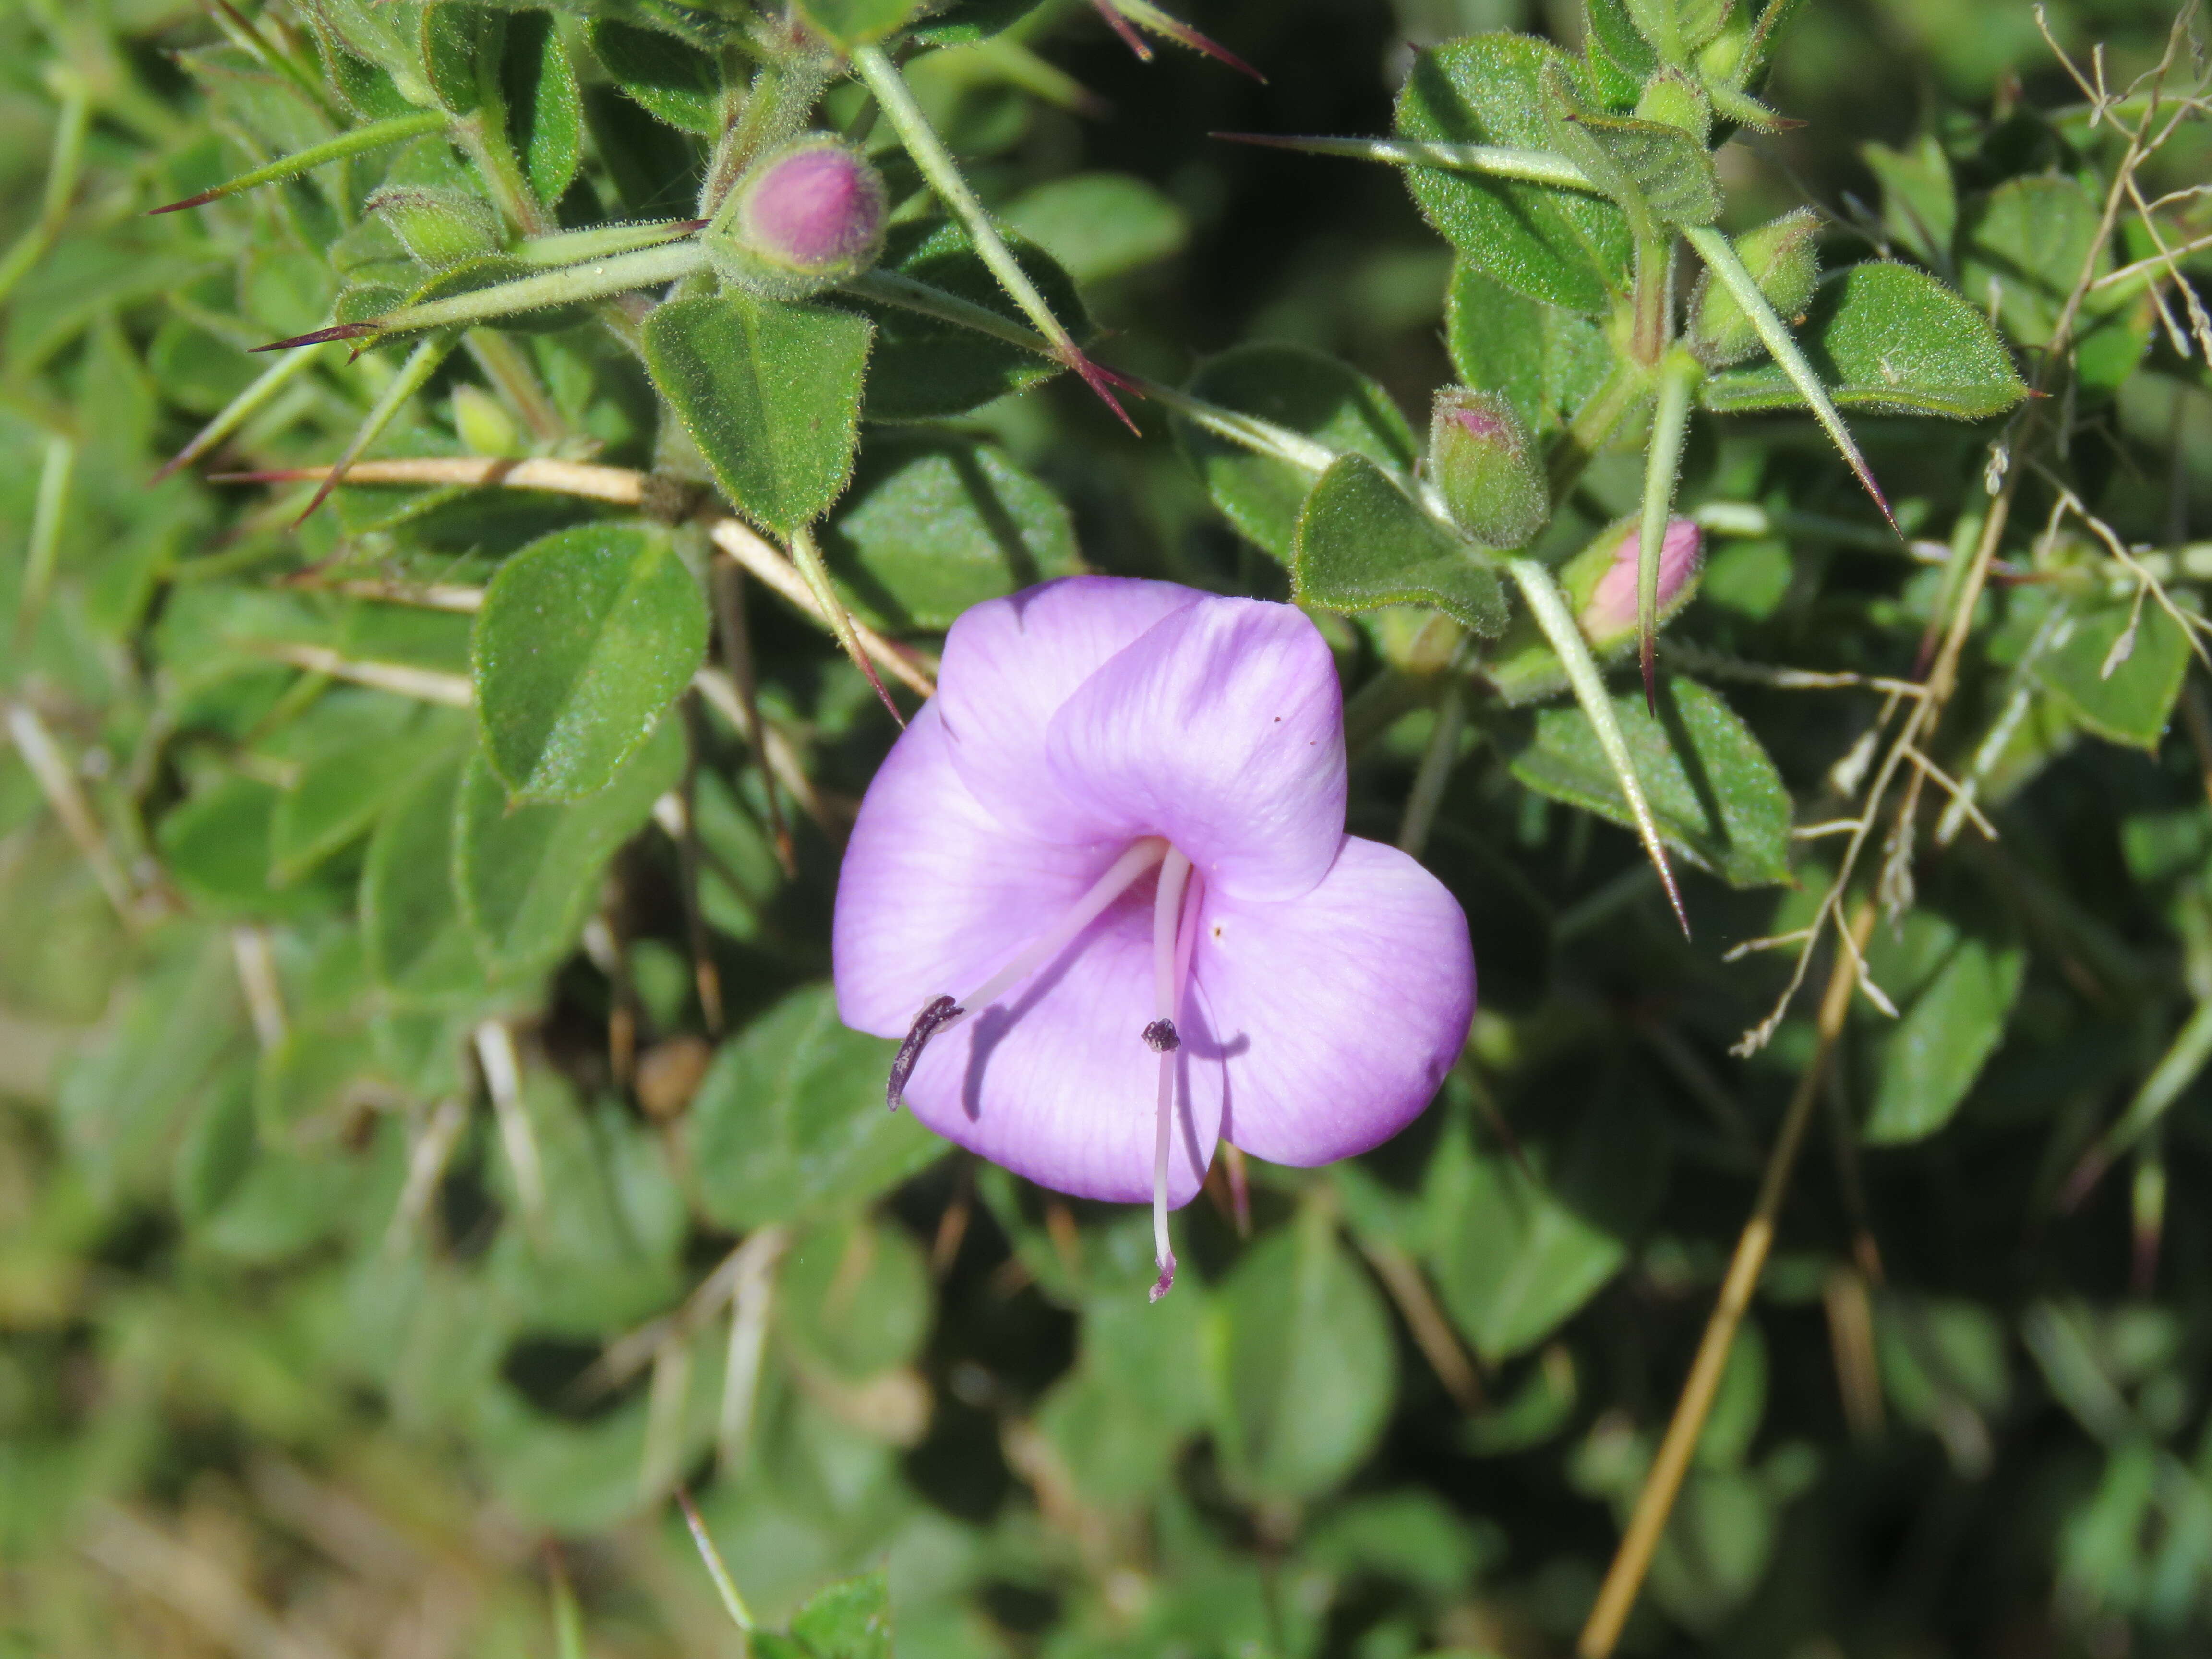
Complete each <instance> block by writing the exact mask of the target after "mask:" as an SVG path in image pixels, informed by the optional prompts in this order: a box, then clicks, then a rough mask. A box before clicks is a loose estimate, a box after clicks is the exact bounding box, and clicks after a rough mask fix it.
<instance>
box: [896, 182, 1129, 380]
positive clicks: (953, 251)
mask: <svg viewBox="0 0 2212 1659" xmlns="http://www.w3.org/2000/svg"><path fill="white" fill-rule="evenodd" d="M1006 246H1008V247H1009V248H1010V249H1011V250H1012V252H1013V256H1014V260H1015V263H1016V264H1018V265H1020V266H1021V268H1022V269H1023V270H1024V271H1026V272H1027V273H1028V274H1029V278H1030V282H1031V283H1034V284H1035V285H1036V289H1037V292H1038V293H1040V294H1042V295H1043V296H1044V299H1045V303H1046V304H1047V305H1048V306H1049V307H1051V308H1052V314H1053V315H1054V316H1055V317H1057V318H1059V319H1060V321H1061V322H1062V323H1064V324H1066V325H1067V329H1068V331H1069V332H1070V333H1071V334H1073V336H1074V337H1075V340H1076V343H1078V344H1081V343H1084V342H1085V341H1086V340H1088V339H1089V337H1090V336H1091V318H1090V314H1089V313H1087V312H1086V311H1085V309H1084V307H1083V297H1082V295H1080V294H1079V292H1077V289H1076V287H1075V279H1074V278H1073V277H1072V276H1069V275H1068V274H1067V272H1066V271H1065V270H1061V269H1060V263H1059V261H1057V260H1056V259H1054V258H1053V257H1052V256H1051V255H1050V254H1048V253H1047V252H1045V251H1044V250H1043V249H1042V248H1041V247H1038V246H1036V244H1034V243H1032V242H1027V241H1024V240H1022V239H1021V238H1020V237H1018V236H1010V237H1008V238H1006ZM879 263H880V268H881V269H883V270H890V271H896V273H898V274H899V275H900V276H910V277H912V278H914V280H915V281H916V282H919V283H927V284H929V286H930V287H932V288H934V289H941V290H942V291H944V292H945V293H947V294H950V295H953V296H954V297H955V298H957V299H961V300H965V301H968V302H969V304H970V305H976V306H981V307H983V308H984V309H986V310H987V311H991V312H994V313H996V314H998V315H999V316H1000V317H1003V318H1004V319H1006V321H1008V322H1009V323H1012V324H1013V325H1016V326H1017V327H1019V328H1021V329H1023V330H1024V331H1027V330H1029V329H1030V327H1031V324H1030V319H1028V317H1027V316H1025V315H1024V313H1023V312H1022V309H1021V307H1018V306H1017V305H1016V304H1015V303H1014V302H1013V301H1012V300H1011V299H1009V298H1008V297H1007V295H1006V289H1004V288H1003V287H1001V286H1000V283H999V279H998V278H997V277H996V276H994V275H993V274H992V272H991V268H990V267H989V266H988V265H987V264H984V263H983V259H982V256H981V254H979V253H977V252H975V246H974V244H973V243H971V242H970V241H969V237H968V232H967V230H966V229H965V228H963V226H962V225H961V224H960V223H959V222H957V221H956V220H950V219H947V220H940V221H938V222H934V223H927V224H921V225H898V226H894V227H892V228H891V231H890V235H889V236H888V237H887V238H886V240H885V246H884V257H883V258H882V260H881V261H880V262H879ZM861 303H866V302H861ZM866 310H867V311H868V313H869V314H870V315H871V316H872V317H873V318H874V319H876V349H875V356H874V361H873V363H872V367H871V372H870V374H869V376H868V405H867V408H868V418H869V419H870V420H871V421H928V420H937V419H940V418H942V417H944V416H949V415H964V414H966V413H967V412H968V411H969V410H972V409H977V408H980V407H981V406H982V405H983V404H987V403H990V402H991V401H993V400H994V399H995V398H1003V397H1005V396H1006V394H1007V393H1008V392H1025V391H1027V390H1028V389H1029V388H1030V387H1031V386H1041V385H1042V384H1043V383H1044V382H1045V381H1047V380H1050V379H1051V378H1052V377H1053V376H1054V375H1055V374H1060V372H1061V370H1060V365H1059V364H1058V363H1056V362H1053V361H1052V360H1051V359H1050V358H1048V357H1042V356H1038V355H1037V354H1036V352H1034V351H1030V350H1028V349H1024V347H1021V346H1018V345H1015V344H1012V343H1010V342H1008V341H1005V340H998V339H994V338H992V337H990V336H988V335H985V334H979V333H977V332H976V331H975V330H974V329H972V328H963V327H961V326H960V325H957V324H955V323H947V322H943V321H940V320H939V319H936V318H934V317H925V316H922V315H921V314H920V313H916V312H913V311H908V310H906V309H904V308H902V307H895V306H885V305H877V304H866Z"/></svg>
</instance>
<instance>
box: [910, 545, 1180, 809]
mask: <svg viewBox="0 0 2212 1659" xmlns="http://www.w3.org/2000/svg"><path fill="white" fill-rule="evenodd" d="M1204 597H1205V596H1204V595H1203V594H1201V593H1200V592H1198V590H1197V589H1195V588H1190V587H1182V586H1177V585H1176V584H1175V583H1173V582H1150V581H1137V580H1131V579H1129V578H1127V577H1121V576H1070V577H1067V578H1066V579H1064V580H1060V581H1055V582H1047V583H1045V584H1044V585H1043V586H1039V587H1032V588H1030V589H1027V590H1026V591H1024V592H1019V593H1015V594H1012V595H1010V596H1008V597H1007V598H1006V599H991V600H987V602H985V603H984V604H981V605H976V606H975V607H974V608H973V609H971V610H969V611H965V612H963V614H962V615H961V617H960V618H959V619H958V620H957V622H955V623H953V624H952V629H951V632H950V633H949V634H947V635H945V661H944V665H943V668H942V670H941V671H940V672H939V676H938V682H937V698H936V705H937V708H938V709H939V714H940V715H941V717H942V718H943V720H944V721H945V732H946V734H947V735H948V736H949V737H950V738H951V755H952V763H953V765H954V766H955V767H956V768H957V769H958V771H959V774H960V775H961V777H962V778H963V779H964V780H965V781H967V784H968V787H969V789H971V790H972V791H974V792H975V798H976V799H978V800H980V801H981V802H982V803H983V804H984V805H986V806H987V807H988V808H989V809H990V810H991V811H993V812H994V813H995V814H996V815H997V816H998V817H999V818H1000V820H1001V821H1002V822H1003V823H1006V825H1007V826H1008V827H1010V828H1012V829H1024V830H1026V831H1028V832H1029V833H1030V834H1031V835H1035V836H1043V837H1047V838H1052V839H1059V840H1076V841H1092V840H1096V839H1097V831H1096V829H1095V828H1094V826H1092V825H1091V823H1090V821H1089V820H1088V819H1087V818H1086V817H1084V816H1083V815H1082V814H1081V813H1080V812H1071V811H1069V809H1068V807H1067V805H1066V803H1064V802H1062V801H1061V800H1060V798H1059V796H1058V795H1057V794H1056V793H1054V790H1053V788H1052V787H1051V781H1050V779H1049V778H1048V775H1047V773H1046V770H1045V760H1044V750H1045V726H1046V723H1047V722H1048V720H1051V718H1052V716H1053V713H1054V710H1056V709H1057V708H1059V707H1060V704H1062V703H1063V702H1066V701H1067V698H1068V696H1069V695H1070V694H1071V693H1073V691H1074V690H1075V689H1076V688H1077V687H1078V686H1079V685H1081V684H1083V682H1084V681H1085V680H1086V679H1088V678H1090V677H1091V675H1092V674H1094V673H1096V672H1097V671H1098V669H1099V667H1100V666H1101V665H1103V664H1104V663H1105V662H1106V660H1107V659H1109V658H1110V657H1112V656H1114V655H1115V653H1117V652H1119V651H1121V648H1122V647H1125V646H1127V645H1128V644H1129V643H1130V642H1131V641H1133V640H1135V639H1137V638H1138V637H1139V635H1142V634H1143V633H1144V632H1145V631H1146V629H1149V628H1151V627H1152V624H1153V623H1157V622H1158V621H1160V620H1161V619H1162V618H1163V617H1168V616H1171V615H1173V614H1174V613H1175V612H1176V611H1180V610H1182V609H1183V608H1184V607H1186V606H1188V605H1194V604H1196V603H1197V602H1198V601H1199V600H1200V599H1202V598H1204Z"/></svg>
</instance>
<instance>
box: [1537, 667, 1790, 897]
mask: <svg viewBox="0 0 2212 1659" xmlns="http://www.w3.org/2000/svg"><path fill="white" fill-rule="evenodd" d="M1658 702H1659V712H1658V714H1657V715H1656V717H1655V716H1654V715H1653V714H1652V713H1651V711H1650V709H1649V708H1646V707H1645V704H1644V696H1643V694H1642V692H1641V691H1635V692H1630V693H1626V694H1624V695H1622V696H1617V697H1615V698H1613V714H1614V718H1615V719H1616V720H1619V721H1620V728H1621V731H1622V733H1623V734H1624V735H1625V736H1626V738H1627V740H1628V747H1629V752H1630V754H1631V755H1632V757H1634V760H1635V763H1636V774H1637V776H1638V779H1639V780H1640V781H1642V783H1643V785H1644V793H1646V795H1647V796H1648V797H1649V798H1650V804H1651V811H1652V816H1653V817H1654V818H1655V819H1656V822H1657V824H1658V829H1659V836H1660V838H1661V839H1662V841H1664V842H1666V843H1667V844H1668V846H1670V847H1672V848H1675V849H1676V850H1677V851H1679V852H1680V853H1681V854H1684V855H1685V856H1686V857H1687V858H1688V859H1689V860H1691V861H1692V863H1694V864H1696V865H1698V866H1700V867H1701V868H1703V869H1705V870H1709V871H1711V872H1712V873H1713V874H1715V875H1717V876H1719V877H1720V878H1722V879H1723V880H1724V881H1726V882H1728V883H1729V884H1730V885H1731V886H1735V887H1761V886H1767V885H1771V884H1774V883H1777V882H1784V881H1787V880H1788V879H1789V878H1790V793H1789V791H1788V790H1787V789H1785V788H1784V787H1783V783H1782V775H1781V774H1780V773H1779V772H1778V771H1776V770H1775V767H1774V763H1773V762H1772V761H1771V759H1769V758H1768V757H1767V753H1766V750H1765V749H1764V748H1762V747H1761V746H1760V745H1759V739H1758V738H1755V737H1753V735H1752V734H1751V731H1750V728H1749V727H1747V726H1745V725H1744V723H1743V722H1742V720H1740V719H1738V718H1737V716H1736V714H1735V711H1734V710H1733V709H1731V708H1729V706H1728V704H1727V703H1726V702H1723V701H1722V700H1721V697H1720V695H1719V694H1718V693H1717V692H1715V691H1711V690H1707V689H1706V688H1705V687H1704V686H1702V685H1700V684H1698V683H1697V682H1696V681H1695V680H1692V679H1688V678H1684V677H1683V676H1681V675H1679V674H1676V675H1662V676H1661V677H1660V678H1659V683H1658ZM1500 741H1501V743H1503V744H1505V746H1506V748H1507V752H1508V753H1509V754H1510V755H1511V757H1512V770H1513V775H1514V777H1515V778H1516V779H1518V780H1519V781H1520V782H1521V783H1522V785H1523V786H1524V787H1527V788H1530V789H1534V791H1536V792H1537V793H1539V794H1543V795H1549V796H1551V797H1552V798H1553V799H1554V800H1563V801H1565V802H1567V803H1568V804H1569V805H1574V806H1579V807H1581V808H1582V809H1583V811H1590V812H1595V813H1597V814H1598V815H1599V816H1601V817H1607V818H1610V819H1612V820H1613V822H1614V823H1620V824H1626V825H1630V826H1631V827H1632V826H1633V823H1634V820H1633V818H1632V817H1631V815H1630V813H1629V810H1628V804H1627V802H1626V800H1625V799H1623V798H1622V796H1621V793H1620V785H1619V783H1618V782H1616V781H1615V780H1614V778H1613V771H1612V769H1611V768H1610V767H1608V766H1607V764H1606V760H1605V753H1604V750H1602V749H1601V748H1600V746H1599V744H1598V739H1597V733H1596V732H1595V730H1594V729H1593V728H1592V727H1591V726H1590V723H1589V718H1588V717H1587V716H1586V715H1585V714H1583V712H1582V710H1581V709H1580V708H1547V709H1544V710H1542V711H1541V713H1539V714H1537V715H1536V717H1535V720H1534V732H1533V735H1532V736H1530V737H1528V738H1525V739H1522V740H1519V741H1516V740H1515V738H1512V737H1510V736H1509V737H1504V738H1501V739H1500Z"/></svg>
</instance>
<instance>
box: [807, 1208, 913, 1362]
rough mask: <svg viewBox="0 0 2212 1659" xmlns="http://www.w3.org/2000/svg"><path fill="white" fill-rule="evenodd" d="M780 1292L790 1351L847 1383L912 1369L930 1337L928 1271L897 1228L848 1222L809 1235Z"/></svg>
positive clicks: (835, 1222)
mask: <svg viewBox="0 0 2212 1659" xmlns="http://www.w3.org/2000/svg"><path fill="white" fill-rule="evenodd" d="M776 1290H777V1295H776V1299H775V1309H776V1319H777V1322H778V1328H779V1330H780V1331H781V1334H782V1337H783V1340H785V1341H786V1342H787V1344H789V1345H790V1347H791V1350H792V1352H793V1353H794V1354H795V1355H796V1356H797V1357H798V1358H799V1361H800V1363H801V1364H803V1365H805V1367H806V1368H807V1369H809V1370H813V1371H816V1372H822V1373H827V1374H828V1375H829V1376H835V1377H837V1378H839V1379H841V1380H842V1381H844V1382H848V1383H865V1382H866V1381H867V1380H868V1379H869V1378H870V1377H872V1376H880V1375H882V1374H883V1373H884V1372H885V1371H888V1370H895V1369H896V1367H898V1366H901V1365H904V1364H910V1363H912V1361H913V1360H914V1358H915V1355H916V1354H918V1353H919V1352H921V1345H922V1341H923V1340H924V1339H925V1338H927V1336H928V1334H929V1310H930V1285H929V1266H928V1263H927V1261H924V1260H923V1258H922V1254H921V1246H920V1245H918V1244H916V1243H915V1242H914V1238H913V1237H912V1235H910V1234H909V1233H908V1231H906V1230H905V1229H904V1228H903V1227H901V1226H899V1225H896V1224H893V1225H890V1226H879V1225H877V1224H876V1223H874V1222H872V1221H870V1220H867V1219H866V1218H860V1217H855V1216H847V1217H845V1218H842V1219H837V1220H833V1221H829V1222H827V1223H825V1224H824V1225H820V1226H817V1227H815V1228H811V1229H810V1230H809V1231H806V1232H805V1233H803V1234H801V1235H800V1236H799V1238H798V1239H797V1240H796V1241H795V1242H794V1243H793V1245H792V1247H791V1249H790V1251H789V1253H788V1254H787V1255H786V1256H785V1257H784V1260H783V1266H782V1267H781V1272H780V1276H779V1278H778V1279H777V1283H776Z"/></svg>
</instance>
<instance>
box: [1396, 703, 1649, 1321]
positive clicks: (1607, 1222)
mask: <svg viewBox="0 0 2212 1659" xmlns="http://www.w3.org/2000/svg"><path fill="white" fill-rule="evenodd" d="M1642 701H1643V698H1642V696H1641V695H1640V694H1639V695H1638V698H1637V702H1638V703H1639V704H1640V703H1641V702H1642ZM1639 1107H1641V1108H1642V1109H1639ZM1666 1167H1667V1142H1666V1136H1665V1132H1664V1129H1663V1127H1662V1124H1661V1123H1660V1122H1659V1121H1658V1120H1657V1119H1656V1117H1654V1116H1653V1115H1652V1114H1651V1112H1650V1109H1649V1108H1648V1106H1644V1104H1643V1103H1640V1102H1638V1101H1635V1100H1632V1099H1628V1098H1625V1097H1623V1095H1622V1094H1621V1092H1620V1091H1605V1092H1603V1093H1601V1094H1600V1095H1599V1096H1598V1097H1597V1098H1596V1099H1595V1102H1594V1103H1592V1104H1591V1105H1589V1107H1587V1108H1585V1109H1584V1110H1583V1114H1582V1118H1581V1121H1580V1122H1579V1123H1577V1125H1576V1126H1575V1127H1574V1129H1573V1131H1572V1132H1571V1136H1570V1137H1569V1138H1568V1139H1566V1140H1565V1142H1564V1144H1557V1145H1555V1144H1550V1143H1544V1142H1539V1143H1537V1144H1534V1145H1532V1146H1526V1147H1525V1148H1524V1149H1523V1152H1522V1159H1516V1158H1513V1157H1511V1156H1510V1155H1508V1154H1507V1153H1504V1152H1476V1151H1475V1150H1474V1148H1473V1147H1472V1146H1469V1145H1468V1139H1467V1136H1466V1133H1465V1132H1464V1131H1463V1130H1458V1129H1455V1130H1453V1131H1451V1132H1450V1133H1449V1134H1448V1135H1447V1137H1446V1139H1444V1141H1443V1144H1442V1145H1440V1146H1438V1148H1437V1152H1436V1154H1435V1156H1434V1157H1433V1158H1431V1161H1430V1164H1429V1171H1428V1178H1427V1182H1426V1183H1425V1187H1424V1189H1423V1194H1422V1198H1423V1201H1424V1203H1425V1206H1426V1208H1427V1210H1428V1214H1429V1224H1430V1226H1431V1229H1432V1230H1433V1235H1434V1237H1433V1242H1432V1243H1431V1249H1430V1253H1429V1256H1430V1262H1431V1266H1432V1267H1434V1269H1435V1272H1436V1276H1437V1293H1438V1294H1439V1295H1440V1296H1441V1297H1443V1304H1444V1307H1445V1309H1446V1310H1447V1311H1449V1313H1450V1315H1451V1316H1452V1319H1453V1321H1454V1322H1455V1323H1456V1324H1457V1325H1458V1326H1459V1328H1460V1329H1461V1330H1462V1332H1464V1333H1465V1334H1466V1335H1467V1339H1468V1341H1469V1342H1471V1343H1473V1344H1474V1350H1475V1352H1477V1353H1478V1354H1480V1355H1481V1356H1482V1358H1484V1359H1485V1360H1486V1361H1487V1362H1489V1363H1491V1364H1497V1363H1498V1362H1500V1361H1503V1360H1505V1359H1509V1358H1512V1357H1513V1356H1514V1355H1516V1354H1518V1353H1522V1352H1527V1351H1528V1349H1530V1348H1533V1347H1534V1346H1536V1345H1537V1344H1538V1343H1540V1342H1541V1341H1542V1340H1544V1339H1545V1338H1546V1337H1547V1336H1549V1335H1550V1334H1552V1333H1553V1331H1554V1330H1556V1329H1558V1328H1559V1326H1560V1325H1562V1324H1564V1323H1565V1322H1566V1321H1567V1320H1568V1319H1569V1318H1571V1317H1572V1316H1573V1315H1574V1314H1575V1313H1576V1312H1577V1310H1580V1309H1581V1308H1582V1307H1583V1304H1586V1303H1587V1302H1589V1299H1590V1297H1593V1296H1595V1295H1596V1294H1597V1292H1598V1291H1600V1290H1601V1289H1602V1288H1603V1287H1604V1285H1606V1284H1607V1281H1609V1280H1610V1279H1612V1278H1613V1274H1615V1273H1618V1272H1620V1269H1621V1267H1623V1266H1624V1265H1625V1264H1626V1261H1627V1260H1628V1243H1629V1241H1630V1240H1631V1239H1632V1237H1634V1236H1635V1234H1636V1232H1637V1231H1638V1228H1640V1227H1641V1226H1642V1225H1643V1223H1644V1218H1645V1217H1646V1216H1647V1215H1648V1214H1649V1213H1650V1209H1651V1206H1652V1205H1653V1204H1654V1203H1655V1202H1656V1200H1657V1199H1658V1196H1659V1194H1660V1192H1661V1190H1662V1188H1663V1186H1664V1183H1665V1179H1666Z"/></svg>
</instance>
